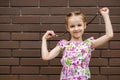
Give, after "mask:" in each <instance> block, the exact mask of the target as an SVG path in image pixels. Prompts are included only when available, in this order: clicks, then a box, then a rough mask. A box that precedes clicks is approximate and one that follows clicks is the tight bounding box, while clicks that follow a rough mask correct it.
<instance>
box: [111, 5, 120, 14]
mask: <svg viewBox="0 0 120 80" xmlns="http://www.w3.org/2000/svg"><path fill="white" fill-rule="evenodd" d="M119 10H120V7H111V8H110V15H111V16H115V15H118V16H119V14H120V11H119Z"/></svg>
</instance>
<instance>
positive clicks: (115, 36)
mask: <svg viewBox="0 0 120 80" xmlns="http://www.w3.org/2000/svg"><path fill="white" fill-rule="evenodd" d="M119 36H120V33H114V37H113V39H112V40H120V37H119Z"/></svg>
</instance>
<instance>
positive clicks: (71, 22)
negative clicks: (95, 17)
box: [42, 7, 113, 80]
mask: <svg viewBox="0 0 120 80" xmlns="http://www.w3.org/2000/svg"><path fill="white" fill-rule="evenodd" d="M99 11H100V13H101V15H102V16H103V19H104V21H105V35H103V36H101V37H100V38H97V39H94V38H93V37H90V38H88V39H86V40H84V41H83V39H82V35H83V33H84V30H85V29H86V23H87V22H86V19H85V16H84V15H83V14H82V13H81V12H80V11H75V12H71V13H69V14H68V15H67V17H66V30H67V31H68V32H69V33H70V35H71V39H70V40H69V41H67V40H64V39H63V40H60V41H59V42H58V44H57V46H56V47H55V48H54V49H52V50H51V51H50V52H49V51H48V49H47V40H48V39H50V38H54V37H57V36H56V34H55V33H54V31H52V30H48V31H47V32H46V33H45V34H44V36H43V37H42V59H43V60H51V59H53V58H55V57H56V56H58V54H59V53H60V52H61V51H62V52H63V54H62V55H63V56H62V58H61V63H62V65H63V68H62V71H61V77H60V80H88V79H89V78H90V71H89V62H90V58H91V52H92V51H93V50H94V49H95V48H97V47H99V46H101V45H103V44H104V43H106V42H107V41H109V40H110V39H111V38H112V37H113V29H112V25H111V21H110V17H109V9H108V8H107V7H104V8H102V9H100V10H99Z"/></svg>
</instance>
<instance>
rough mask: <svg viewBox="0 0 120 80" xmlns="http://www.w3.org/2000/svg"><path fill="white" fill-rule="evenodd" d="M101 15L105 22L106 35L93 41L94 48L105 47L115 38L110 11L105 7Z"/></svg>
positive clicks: (101, 10)
mask: <svg viewBox="0 0 120 80" xmlns="http://www.w3.org/2000/svg"><path fill="white" fill-rule="evenodd" d="M100 13H101V15H102V16H103V19H104V21H105V35H103V36H101V37H100V38H98V39H96V40H94V41H93V47H94V48H97V47H99V46H101V45H103V44H104V43H106V42H107V41H109V40H110V39H111V38H112V37H113V28H112V24H111V21H110V17H109V9H108V8H107V7H104V8H102V9H100Z"/></svg>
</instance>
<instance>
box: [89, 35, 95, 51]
mask: <svg viewBox="0 0 120 80" xmlns="http://www.w3.org/2000/svg"><path fill="white" fill-rule="evenodd" d="M93 40H94V37H90V38H88V39H87V45H88V47H89V49H90V51H94V50H95V48H94V47H93V45H92V44H93V43H92V41H93Z"/></svg>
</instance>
